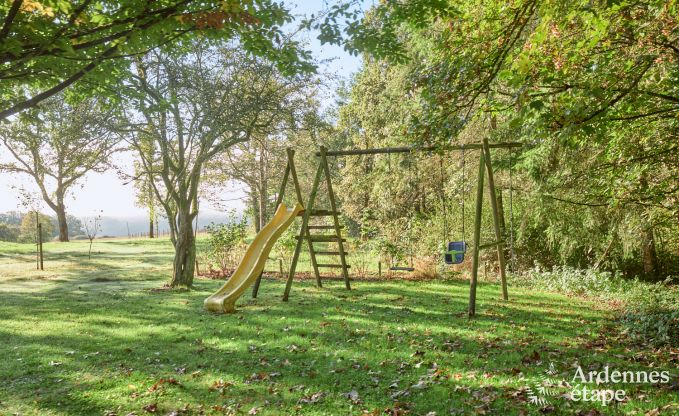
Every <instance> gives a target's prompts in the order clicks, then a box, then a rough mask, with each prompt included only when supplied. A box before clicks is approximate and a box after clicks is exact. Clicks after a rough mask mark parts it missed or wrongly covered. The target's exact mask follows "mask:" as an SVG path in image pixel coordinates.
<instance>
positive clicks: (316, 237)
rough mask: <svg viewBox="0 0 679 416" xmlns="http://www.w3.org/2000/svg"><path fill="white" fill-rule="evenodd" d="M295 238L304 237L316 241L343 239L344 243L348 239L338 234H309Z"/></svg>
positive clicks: (333, 241) (335, 241) (332, 241)
mask: <svg viewBox="0 0 679 416" xmlns="http://www.w3.org/2000/svg"><path fill="white" fill-rule="evenodd" d="M295 238H304V239H306V240H309V241H311V242H314V243H337V242H339V241H342V242H343V243H344V242H346V241H347V240H346V239H344V238H342V237H338V236H336V235H308V236H296V237H295Z"/></svg>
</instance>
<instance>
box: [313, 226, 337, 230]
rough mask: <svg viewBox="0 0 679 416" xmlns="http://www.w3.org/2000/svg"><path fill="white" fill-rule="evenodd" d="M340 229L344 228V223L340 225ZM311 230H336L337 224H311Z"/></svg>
mask: <svg viewBox="0 0 679 416" xmlns="http://www.w3.org/2000/svg"><path fill="white" fill-rule="evenodd" d="M339 228H340V229H342V228H344V226H343V225H340V227H339ZM309 229H310V230H334V229H335V226H334V225H310V226H309Z"/></svg>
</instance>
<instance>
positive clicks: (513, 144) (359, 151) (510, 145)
mask: <svg viewBox="0 0 679 416" xmlns="http://www.w3.org/2000/svg"><path fill="white" fill-rule="evenodd" d="M522 146H523V144H522V143H518V142H508V143H493V144H491V145H490V148H491V149H496V148H503V149H508V148H513V147H522ZM463 149H464V150H473V149H476V150H478V149H483V143H470V144H465V145H447V146H423V147H381V148H375V149H347V150H329V151H326V156H357V155H378V154H389V153H413V152H435V151H453V150H463ZM320 155H321V152H316V156H320Z"/></svg>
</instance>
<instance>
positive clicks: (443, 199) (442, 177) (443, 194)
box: [439, 155, 448, 245]
mask: <svg viewBox="0 0 679 416" xmlns="http://www.w3.org/2000/svg"><path fill="white" fill-rule="evenodd" d="M439 177H440V180H441V206H442V207H443V244H444V245H446V244H447V241H448V211H447V207H446V187H445V180H446V177H445V174H444V171H443V155H439Z"/></svg>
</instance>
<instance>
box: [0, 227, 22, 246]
mask: <svg viewBox="0 0 679 416" xmlns="http://www.w3.org/2000/svg"><path fill="white" fill-rule="evenodd" d="M18 240H19V227H18V226H16V225H11V224H4V223H0V241H10V242H16V241H18Z"/></svg>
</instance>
